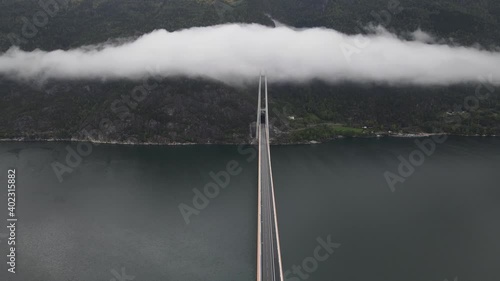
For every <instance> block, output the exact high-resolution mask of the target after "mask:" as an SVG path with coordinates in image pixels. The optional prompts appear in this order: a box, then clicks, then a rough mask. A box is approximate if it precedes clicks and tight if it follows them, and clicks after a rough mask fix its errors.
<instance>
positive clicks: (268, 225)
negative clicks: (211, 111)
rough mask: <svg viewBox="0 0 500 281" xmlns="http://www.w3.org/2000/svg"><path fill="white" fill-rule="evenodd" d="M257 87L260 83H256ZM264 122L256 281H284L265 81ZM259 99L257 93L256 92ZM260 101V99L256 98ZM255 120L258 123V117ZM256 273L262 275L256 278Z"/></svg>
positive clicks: (260, 142) (260, 133)
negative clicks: (258, 256) (259, 243)
mask: <svg viewBox="0 0 500 281" xmlns="http://www.w3.org/2000/svg"><path fill="white" fill-rule="evenodd" d="M259 84H260V83H259ZM265 90H266V92H265V99H264V101H265V111H266V114H265V119H266V120H265V122H263V123H264V124H260V122H259V124H258V126H257V128H258V130H259V131H258V132H259V173H260V175H259V181H260V182H259V188H260V189H259V200H260V202H259V204H260V205H259V215H260V225H259V235H260V237H259V239H258V240H259V242H261V245H260V247H259V250H258V254H260V259H259V260H260V264H259V265H258V270H257V275H258V277H257V280H258V281H283V279H282V278H283V274H282V267H281V253H280V252H281V251H280V245H279V232H278V223H277V218H276V206H275V199H274V188H273V178H272V169H271V154H270V150H269V122H268V114H267V81H265ZM259 96H260V91H259ZM259 102H260V97H259ZM258 121H261V120H260V118H259V117H258ZM259 273H260V274H262V275H261V276H259Z"/></svg>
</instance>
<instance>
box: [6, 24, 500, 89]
mask: <svg viewBox="0 0 500 281" xmlns="http://www.w3.org/2000/svg"><path fill="white" fill-rule="evenodd" d="M420 32H421V31H420ZM422 34H423V33H417V34H415V35H416V36H415V38H414V39H415V40H414V41H406V40H403V39H400V38H398V37H397V36H395V35H393V34H390V33H388V32H387V31H385V30H383V29H380V28H379V29H378V32H376V33H374V34H371V35H353V36H348V35H345V34H342V33H339V32H337V31H335V30H331V29H325V28H310V29H294V28H290V27H286V26H281V27H276V28H271V27H265V26H261V25H257V24H249V25H241V24H226V25H218V26H211V27H199V28H190V29H185V30H180V31H175V32H167V31H165V30H157V31H154V32H151V33H149V34H146V35H143V36H142V37H140V38H138V39H137V40H135V41H133V42H129V43H125V44H121V45H100V46H86V47H82V48H78V49H72V50H67V51H63V50H56V51H49V52H46V51H40V50H36V51H33V52H24V51H21V50H19V49H17V48H11V49H10V50H8V51H7V52H6V53H3V54H1V55H0V76H7V77H9V78H14V79H21V80H24V79H28V80H31V79H50V78H57V79H120V78H125V79H140V78H142V77H144V76H145V75H149V74H151V70H152V69H153V70H155V74H159V75H161V76H165V77H167V76H177V75H183V76H190V77H193V76H202V77H208V78H213V79H216V80H220V81H224V82H227V83H234V82H235V81H239V82H241V81H253V80H254V79H255V78H256V76H258V75H259V73H260V72H261V71H262V70H265V72H266V74H267V75H268V77H269V79H270V80H272V81H283V82H301V81H307V80H310V79H321V80H324V81H328V82H337V81H345V80H347V81H353V82H376V83H389V84H417V85H448V84H456V83H467V82H476V81H478V78H479V77H490V79H491V78H492V79H493V83H494V84H496V85H500V53H498V52H489V51H484V50H479V49H476V48H466V47H452V46H448V45H433V44H428V41H429V40H427V39H429V38H427V37H426V38H422Z"/></svg>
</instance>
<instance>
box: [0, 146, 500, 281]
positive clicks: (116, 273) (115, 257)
mask: <svg viewBox="0 0 500 281" xmlns="http://www.w3.org/2000/svg"><path fill="white" fill-rule="evenodd" d="M68 145H69V146H70V147H72V148H73V149H76V143H75V144H68V143H0V182H1V183H2V184H1V186H3V187H2V188H1V189H0V190H1V191H0V195H1V198H0V200H1V202H0V206H1V207H2V208H1V209H0V216H1V217H4V218H6V217H7V206H6V205H7V204H6V203H7V199H6V193H7V191H6V189H7V188H6V186H7V169H8V168H16V169H17V180H18V187H17V189H18V190H17V199H18V202H17V204H18V205H17V216H18V219H19V221H18V228H17V243H18V244H17V258H18V260H17V261H18V263H17V266H16V270H17V273H16V275H15V278H10V279H7V277H13V276H12V274H10V273H7V266H6V263H5V261H6V255H7V254H8V253H7V239H6V237H5V235H4V234H7V230H6V228H5V226H3V227H1V228H0V240H1V242H0V250H1V255H2V256H3V259H2V260H4V263H3V264H4V266H2V269H1V271H0V280H2V281H3V280H22V281H32V280H33V281H35V280H37V281H50V280H54V281H59V280H61V281H94V280H104V281H111V280H113V279H114V281H130V280H134V281H160V280H174V281H177V280H179V281H181V280H182V281H198V280H200V281H201V280H208V281H212V280H213V281H230V280H235V281H236V280H255V267H256V245H255V244H256V228H257V189H256V188H257V161H256V159H251V158H252V154H251V149H249V148H248V147H247V148H244V150H243V151H241V149H240V151H239V149H238V147H236V146H204V145H196V146H180V147H156V146H121V145H99V146H94V147H93V149H92V153H91V154H90V155H88V156H85V157H83V159H82V162H81V164H79V165H77V166H76V168H74V169H73V171H72V172H71V173H66V174H64V175H63V177H62V178H63V181H62V182H59V180H58V178H57V176H56V174H55V173H54V171H53V168H52V166H51V164H52V163H54V162H55V161H59V162H60V163H62V164H66V160H65V158H66V155H67V151H66V147H67V146H68ZM416 148H417V146H416V145H415V144H414V139H388V138H384V139H345V140H338V141H334V142H332V143H327V144H320V145H297V146H273V147H271V154H272V163H273V173H274V181H275V189H276V200H277V202H276V203H277V207H278V219H279V227H280V236H281V248H282V254H283V263H284V269H285V270H287V269H290V270H291V269H292V266H293V265H297V266H299V265H300V266H301V267H302V266H303V265H304V261H305V265H306V267H308V268H309V271H310V273H308V272H306V271H304V269H301V271H302V273H300V274H302V277H300V274H299V273H290V274H289V275H288V277H289V279H290V280H294V281H297V280H312V281H367V280H370V281H443V280H445V279H448V280H449V281H451V280H454V278H455V277H458V278H457V280H458V281H498V280H500V189H499V187H500V139H499V138H480V137H478V138H475V137H471V138H450V139H449V140H447V141H446V142H445V143H444V144H438V145H437V148H436V151H435V153H434V154H432V155H430V156H428V157H426V158H425V162H424V164H423V165H421V166H418V167H416V168H415V171H414V173H413V174H412V175H411V176H409V177H408V178H407V179H406V180H405V182H404V183H397V184H396V185H395V187H396V190H395V192H392V191H391V189H390V188H389V186H388V184H387V182H386V180H385V178H384V172H386V171H391V172H393V173H395V174H397V168H398V165H399V163H400V160H398V156H400V155H401V156H403V158H406V159H408V155H409V154H410V153H411V152H412V151H414V150H415V149H416ZM241 152H243V153H241ZM231 161H234V162H231ZM228 163H233V164H235V163H237V165H238V168H239V169H238V171H239V173H238V174H237V175H234V176H230V177H229V184H228V185H227V187H226V188H223V189H221V190H220V192H219V194H218V195H217V196H214V198H212V199H208V206H206V207H205V208H204V209H201V210H196V211H197V212H199V213H198V214H197V215H192V216H190V217H189V219H190V223H189V224H186V222H185V220H184V218H183V216H182V215H181V212H180V211H179V204H181V203H184V204H186V205H189V206H191V207H193V202H192V200H193V197H194V195H195V193H194V192H193V189H195V188H196V189H198V190H200V191H203V187H204V186H205V185H207V184H209V183H211V182H214V180H213V179H212V177H211V176H210V172H214V173H218V172H220V171H226V170H227V164H228ZM224 173H225V172H223V173H222V174H224ZM221 179H224V177H222V178H221ZM202 203H203V202H202ZM6 224H7V222H6V221H5V220H4V222H3V223H2V225H6ZM327 237H330V239H331V241H332V242H334V243H339V244H340V246H339V247H337V248H336V249H335V251H334V252H333V253H331V254H329V255H328V258H327V259H326V260H324V261H319V262H312V261H311V260H312V259H314V258H313V257H314V251H315V249H316V247H317V246H318V245H319V244H318V242H317V239H318V238H321V239H323V240H327ZM323 253H326V252H324V251H323V250H321V254H323ZM308 257H309V258H308ZM314 265H316V266H315V267H316V268H313V269H311V266H314ZM123 273H125V276H124V275H123Z"/></svg>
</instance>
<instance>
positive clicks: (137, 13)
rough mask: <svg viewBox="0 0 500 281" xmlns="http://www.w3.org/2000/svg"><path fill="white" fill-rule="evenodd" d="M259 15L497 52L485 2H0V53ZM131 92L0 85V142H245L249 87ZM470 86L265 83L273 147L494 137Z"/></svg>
mask: <svg viewBox="0 0 500 281" xmlns="http://www.w3.org/2000/svg"><path fill="white" fill-rule="evenodd" d="M41 3H42V4H41ZM266 15H271V16H272V17H273V18H274V19H276V20H278V21H280V22H283V23H285V24H288V25H291V26H294V27H314V26H325V27H328V28H333V29H336V30H339V31H341V32H345V33H349V34H354V33H359V32H365V30H364V27H366V26H368V25H370V24H372V25H382V26H384V27H385V28H387V29H388V30H391V31H393V32H395V33H397V34H398V35H400V36H405V34H408V33H409V32H412V31H415V30H416V29H418V28H421V29H422V30H425V31H428V32H430V33H431V34H433V35H434V36H436V37H437V38H443V39H445V40H446V42H447V43H448V44H463V45H467V46H473V45H474V46H476V45H478V44H479V45H480V46H481V48H485V49H490V50H495V49H498V46H500V22H499V21H500V2H499V1H492V0H479V1H472V0H470V1H469V0H454V1H451V0H440V1H431V0H419V1H417V0H401V1H399V2H398V1H392V0H390V1H385V0H259V1H251V0H243V1H236V0H234V1H225V2H224V1H222V0H219V1H209V0H168V1H167V0H166V1H160V0H144V1H131V0H95V1H93V0H58V1H55V0H53V1H51V0H46V1H40V2H39V1H34V0H33V1H28V0H16V1H12V0H0V52H4V51H6V50H7V49H9V48H10V47H11V46H12V45H17V46H19V47H20V48H21V49H23V50H34V49H37V48H39V49H43V50H55V49H69V48H74V47H79V46H82V45H90V44H98V43H102V42H106V41H117V42H119V41H120V40H127V38H131V37H132V38H133V37H137V36H140V35H142V34H144V33H147V32H150V31H152V30H155V29H162V28H164V29H167V30H169V31H174V30H178V29H182V28H189V27H193V26H209V25H214V24H221V23H226V22H247V23H260V24H264V25H268V26H273V25H274V23H273V21H272V20H271V19H270V18H269V17H268V16H266ZM499 67H500V66H499ZM256 82H257V81H256ZM270 82H272V77H271V78H270ZM141 84H142V81H50V82H48V83H46V84H39V83H36V82H29V83H26V82H18V81H11V80H7V79H5V78H0V101H1V102H0V138H19V137H26V138H29V139H36V138H42V139H48V138H63V139H69V138H84V137H85V134H84V133H82V132H83V131H84V130H86V129H88V131H90V130H92V129H96V130H98V131H99V132H98V133H96V134H94V139H99V140H104V141H133V142H158V143H173V142H200V143H229V142H231V143H234V142H246V141H248V139H249V135H250V131H251V130H250V124H251V123H252V122H253V121H254V117H255V116H254V114H255V105H256V102H257V101H256V91H257V83H255V85H254V86H248V87H243V88H233V87H230V86H228V85H224V84H222V83H219V82H214V81H208V80H204V79H187V78H171V79H163V80H161V81H159V82H158V86H157V87H154V89H148V92H149V94H148V95H147V97H146V98H144V99H143V100H141V101H140V102H133V103H128V104H127V103H126V102H125V101H123V96H125V97H127V96H130V95H131V94H132V93H133V90H134V88H135V87H137V86H138V85H139V86H140V85H141ZM478 85H480V84H479V82H478ZM478 85H459V86H453V87H432V88H421V87H389V86H383V85H351V84H337V85H329V84H325V83H322V82H311V83H308V84H304V85H297V84H286V85H284V84H273V83H271V84H270V95H271V101H270V102H271V104H270V106H271V109H272V112H271V113H270V114H271V116H272V118H273V119H274V120H275V121H274V123H273V124H274V126H273V129H274V135H275V137H276V138H277V140H280V141H282V142H302V141H307V140H327V139H331V138H333V137H335V136H338V135H355V136H367V135H375V134H380V133H388V131H391V133H394V132H402V133H421V132H427V133H432V132H446V133H452V134H467V135H475V134H479V135H493V134H496V135H498V134H500V96H499V93H500V89H489V90H485V89H486V88H487V87H485V86H483V89H482V93H483V94H485V93H486V92H488V96H487V97H485V96H484V98H482V99H480V103H479V104H478V105H477V106H476V107H474V108H472V110H471V108H470V107H468V106H467V104H466V101H467V100H468V98H470V97H471V96H477V88H478ZM116 100H118V101H120V102H115V101H116ZM118 107H119V108H118ZM124 114H125V115H124ZM103 120H109V121H110V122H111V123H112V124H113V126H112V127H113V129H112V130H111V129H109V130H103V129H102V127H103V126H102V123H103V122H104V123H106V122H108V121H103ZM108 123H109V122H108Z"/></svg>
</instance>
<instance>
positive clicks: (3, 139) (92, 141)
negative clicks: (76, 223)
mask: <svg viewBox="0 0 500 281" xmlns="http://www.w3.org/2000/svg"><path fill="white" fill-rule="evenodd" d="M440 135H447V136H455V137H494V138H496V137H500V136H497V135H452V134H446V133H444V134H437V133H414V134H376V135H369V136H337V137H335V138H332V139H329V140H327V141H316V140H309V141H303V142H281V143H280V142H278V143H274V144H271V145H313V144H322V143H328V142H332V141H335V140H341V139H348V138H360V139H371V138H373V139H380V138H415V139H416V138H426V137H432V136H440ZM3 142H19V143H21V142H39V143H50V142H69V143H78V142H87V143H92V144H95V145H99V144H107V145H129V146H189V145H253V144H255V143H254V142H238V143H231V142H224V143H222V142H221V143H213V142H208V143H195V142H173V143H154V142H124V141H101V140H89V139H76V138H71V139H54V138H50V139H27V138H24V137H19V138H2V139H0V143H3Z"/></svg>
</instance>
